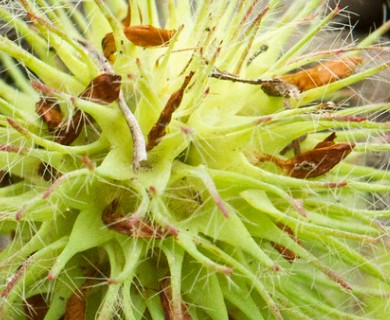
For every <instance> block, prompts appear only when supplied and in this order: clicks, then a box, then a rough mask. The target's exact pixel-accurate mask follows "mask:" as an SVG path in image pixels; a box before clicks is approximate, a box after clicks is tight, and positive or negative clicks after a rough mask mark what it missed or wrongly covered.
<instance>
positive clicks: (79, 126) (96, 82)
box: [55, 73, 121, 145]
mask: <svg viewBox="0 0 390 320" xmlns="http://www.w3.org/2000/svg"><path fill="white" fill-rule="evenodd" d="M120 86H121V76H119V75H115V74H108V73H104V74H101V75H98V76H97V77H96V78H94V79H93V80H92V81H91V82H90V83H89V84H88V86H87V87H86V88H85V90H84V91H83V92H82V93H81V94H80V95H79V97H80V98H83V99H85V100H90V101H94V102H97V103H100V104H108V103H111V102H113V101H115V100H116V99H118V97H119V92H120ZM86 121H87V116H86V115H84V113H83V112H82V111H81V110H80V109H76V111H75V112H74V114H73V116H72V117H71V119H68V121H67V122H66V123H65V124H63V125H62V126H60V127H58V129H57V130H56V132H55V134H56V139H55V141H56V142H58V143H60V144H63V145H70V144H71V143H72V142H73V141H74V140H76V139H77V137H78V136H79V135H80V133H81V131H82V130H83V127H84V123H85V122H86Z"/></svg>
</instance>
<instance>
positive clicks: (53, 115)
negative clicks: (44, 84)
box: [35, 98, 63, 132]
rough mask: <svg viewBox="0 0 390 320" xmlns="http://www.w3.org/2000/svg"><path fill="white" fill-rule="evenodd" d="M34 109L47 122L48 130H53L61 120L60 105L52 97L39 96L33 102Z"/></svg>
mask: <svg viewBox="0 0 390 320" xmlns="http://www.w3.org/2000/svg"><path fill="white" fill-rule="evenodd" d="M35 111H36V112H37V114H38V115H39V117H40V118H41V119H42V120H43V121H44V122H45V123H46V124H47V127H48V128H49V131H51V132H53V131H55V129H56V128H57V127H58V126H59V125H60V123H61V122H62V120H63V115H62V113H61V109H60V106H59V105H58V104H57V102H56V101H55V100H54V99H50V98H41V99H40V100H39V101H38V102H37V103H36V104H35Z"/></svg>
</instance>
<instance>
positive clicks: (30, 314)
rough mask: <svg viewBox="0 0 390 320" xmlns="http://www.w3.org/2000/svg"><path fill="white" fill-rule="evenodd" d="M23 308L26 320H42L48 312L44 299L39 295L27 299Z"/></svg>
mask: <svg viewBox="0 0 390 320" xmlns="http://www.w3.org/2000/svg"><path fill="white" fill-rule="evenodd" d="M23 307H24V312H25V314H26V317H27V319H28V320H43V319H44V318H45V316H46V313H47V311H48V310H49V306H48V305H47V302H46V299H45V298H44V297H43V296H42V295H41V294H36V295H35V296H32V297H29V298H27V299H26V302H25V303H24V306H23Z"/></svg>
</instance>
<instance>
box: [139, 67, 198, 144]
mask: <svg viewBox="0 0 390 320" xmlns="http://www.w3.org/2000/svg"><path fill="white" fill-rule="evenodd" d="M193 75H194V72H192V71H191V72H190V74H189V75H188V76H186V78H185V79H184V82H183V84H182V85H181V87H180V89H179V90H177V91H175V92H174V93H172V95H171V97H170V98H169V100H168V102H167V103H166V105H165V107H164V110H163V111H162V112H161V114H160V117H159V118H158V120H157V122H156V123H155V124H154V126H153V127H152V129H151V130H150V131H149V134H148V145H147V146H146V150H148V151H150V150H152V149H153V148H154V147H155V146H156V145H157V144H158V143H159V142H160V140H161V138H162V137H163V136H165V134H166V128H167V126H168V125H169V123H170V122H171V120H172V114H173V112H174V111H175V110H176V109H177V108H178V107H179V105H180V103H181V100H182V99H183V94H184V90H185V89H186V87H187V86H188V84H189V83H190V81H191V78H192V76H193Z"/></svg>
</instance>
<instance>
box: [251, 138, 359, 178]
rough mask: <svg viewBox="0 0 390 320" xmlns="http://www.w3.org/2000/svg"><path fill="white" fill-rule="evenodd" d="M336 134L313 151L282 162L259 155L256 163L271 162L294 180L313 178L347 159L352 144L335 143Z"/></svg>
mask: <svg viewBox="0 0 390 320" xmlns="http://www.w3.org/2000/svg"><path fill="white" fill-rule="evenodd" d="M335 138H336V134H335V133H334V132H333V133H331V134H330V135H329V136H328V137H326V138H325V139H324V140H323V141H321V142H320V143H318V144H317V145H316V146H315V147H314V149H312V150H308V151H305V152H303V153H301V154H300V155H297V156H295V157H293V158H291V159H288V160H283V159H279V158H276V157H273V156H269V155H259V156H258V159H257V162H258V163H259V162H263V161H272V162H273V163H275V164H276V165H277V166H279V167H280V168H282V169H283V171H284V172H285V173H286V174H287V175H289V176H291V177H294V178H299V179H305V178H315V177H318V176H321V175H323V174H325V173H327V172H328V171H330V170H331V169H332V168H333V167H334V166H335V165H337V164H338V163H339V162H340V161H341V160H343V159H344V158H345V157H347V156H348V155H349V154H350V153H351V151H352V150H353V148H354V147H355V144H354V143H335V142H334V139H335Z"/></svg>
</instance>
